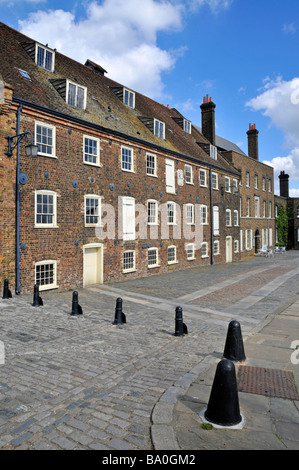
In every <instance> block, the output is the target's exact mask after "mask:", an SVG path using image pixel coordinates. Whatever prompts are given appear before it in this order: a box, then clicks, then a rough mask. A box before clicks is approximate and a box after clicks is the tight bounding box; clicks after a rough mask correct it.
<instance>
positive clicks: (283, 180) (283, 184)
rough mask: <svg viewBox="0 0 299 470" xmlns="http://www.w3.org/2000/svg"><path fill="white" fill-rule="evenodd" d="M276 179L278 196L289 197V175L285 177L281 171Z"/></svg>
mask: <svg viewBox="0 0 299 470" xmlns="http://www.w3.org/2000/svg"><path fill="white" fill-rule="evenodd" d="M278 178H279V185H280V196H282V197H289V175H286V174H285V172H284V171H281V172H280V175H279V176H278Z"/></svg>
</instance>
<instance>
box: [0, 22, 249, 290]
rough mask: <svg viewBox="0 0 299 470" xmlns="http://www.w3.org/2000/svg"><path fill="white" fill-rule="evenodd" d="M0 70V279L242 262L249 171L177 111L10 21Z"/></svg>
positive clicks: (77, 277)
mask: <svg viewBox="0 0 299 470" xmlns="http://www.w3.org/2000/svg"><path fill="white" fill-rule="evenodd" d="M0 74H1V75H0V93H1V95H0V123H1V128H0V178H1V185H0V200H1V209H0V216H1V226H0V272H1V280H0V282H1V285H2V283H3V280H4V279H5V278H7V279H9V282H10V285H12V286H13V285H14V286H15V292H16V293H19V292H27V291H32V289H33V285H34V284H35V283H39V286H40V290H45V289H53V288H60V289H69V288H75V287H82V286H87V285H90V284H94V283H103V282H109V281H110V282H111V281H118V280H124V279H127V278H135V277H138V276H146V275H152V274H156V273H161V272H167V271H171V270H174V269H182V268H187V267H193V266H205V265H208V264H210V263H218V262H219V263H220V262H226V261H227V262H231V261H238V260H239V259H240V249H239V248H240V246H239V244H238V243H236V241H238V240H239V236H240V227H239V214H238V210H239V206H240V201H239V195H238V194H234V193H233V192H232V191H231V187H232V185H236V187H237V186H238V184H239V181H240V172H239V170H236V168H235V167H234V166H233V165H232V164H231V162H229V161H228V160H227V159H225V158H223V156H222V155H221V153H220V152H217V149H216V147H215V146H213V145H211V141H209V139H207V138H206V137H205V136H203V135H202V134H201V133H200V132H199V131H198V130H197V129H196V128H195V126H193V125H192V123H191V122H190V121H188V119H186V118H185V117H184V116H182V115H181V114H180V113H179V112H178V111H177V110H176V109H169V107H168V106H164V105H161V104H159V103H157V102H156V101H154V100H152V99H150V98H148V97H146V96H143V95H141V94H140V93H137V92H135V91H133V90H130V89H128V88H127V87H125V86H124V85H121V84H119V83H116V82H115V81H113V80H111V79H109V78H108V77H107V76H106V71H105V70H104V69H103V68H102V67H101V66H99V65H97V64H95V63H93V62H92V61H90V60H87V61H86V63H85V65H82V64H80V63H78V62H76V61H74V60H72V59H70V58H69V57H66V56H64V55H62V54H60V53H59V52H58V51H56V50H54V49H51V48H50V47H49V46H48V45H43V44H40V43H38V42H37V41H35V40H34V39H31V38H29V37H26V36H24V35H23V34H21V33H19V32H18V31H15V30H13V29H11V28H10V27H8V26H6V25H5V24H3V23H0ZM8 136H10V137H11V138H10V139H8V138H7V137H8ZM15 136H19V138H18V137H15ZM31 136H32V140H33V143H34V144H35V145H36V146H37V148H38V154H37V156H35V157H33V156H26V155H25V145H26V144H29V143H30V139H31ZM9 143H11V150H12V151H11V152H9V151H8V144H9ZM223 188H225V189H224V190H223Z"/></svg>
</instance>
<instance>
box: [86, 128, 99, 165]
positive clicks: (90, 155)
mask: <svg viewBox="0 0 299 470" xmlns="http://www.w3.org/2000/svg"><path fill="white" fill-rule="evenodd" d="M83 161H84V163H88V164H89V165H97V166H98V165H99V164H100V141H99V139H97V138H95V137H89V136H87V135H84V136H83Z"/></svg>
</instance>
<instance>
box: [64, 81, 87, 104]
mask: <svg viewBox="0 0 299 470" xmlns="http://www.w3.org/2000/svg"><path fill="white" fill-rule="evenodd" d="M66 87H67V91H66V99H67V104H69V105H70V106H73V107H74V108H78V109H85V108H86V95H87V88H86V87H83V86H80V85H77V84H76V83H73V82H71V81H69V80H67V85H66Z"/></svg>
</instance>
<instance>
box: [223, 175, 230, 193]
mask: <svg viewBox="0 0 299 470" xmlns="http://www.w3.org/2000/svg"><path fill="white" fill-rule="evenodd" d="M224 185H225V191H226V192H227V193H230V192H231V191H230V178H229V177H228V176H226V177H225V180H224Z"/></svg>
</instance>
